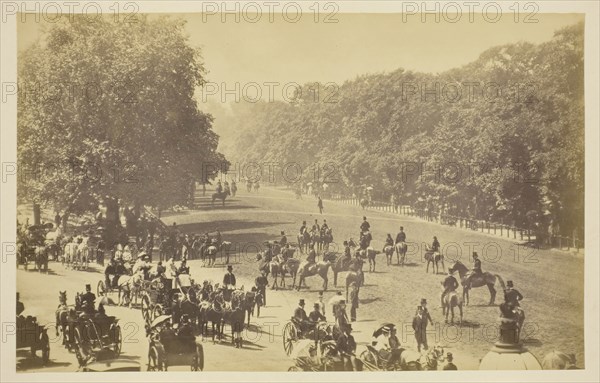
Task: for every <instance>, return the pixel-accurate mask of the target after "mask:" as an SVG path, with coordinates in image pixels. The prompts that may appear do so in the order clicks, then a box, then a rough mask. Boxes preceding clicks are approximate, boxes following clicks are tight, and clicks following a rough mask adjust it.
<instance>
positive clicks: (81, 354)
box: [75, 327, 87, 366]
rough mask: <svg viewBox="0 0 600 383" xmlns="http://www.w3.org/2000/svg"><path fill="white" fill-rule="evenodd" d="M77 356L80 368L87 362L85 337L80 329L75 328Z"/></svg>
mask: <svg viewBox="0 0 600 383" xmlns="http://www.w3.org/2000/svg"><path fill="white" fill-rule="evenodd" d="M75 354H76V355H77V360H78V362H79V365H80V366H83V365H84V364H85V362H86V360H87V353H86V351H85V349H84V345H83V336H82V335H81V330H80V329H79V327H75Z"/></svg>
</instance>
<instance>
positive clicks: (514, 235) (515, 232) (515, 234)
mask: <svg viewBox="0 0 600 383" xmlns="http://www.w3.org/2000/svg"><path fill="white" fill-rule="evenodd" d="M513 239H517V228H516V227H513Z"/></svg>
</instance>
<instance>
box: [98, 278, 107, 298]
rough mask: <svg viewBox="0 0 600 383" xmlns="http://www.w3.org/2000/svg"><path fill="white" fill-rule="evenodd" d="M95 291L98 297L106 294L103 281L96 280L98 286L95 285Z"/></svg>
mask: <svg viewBox="0 0 600 383" xmlns="http://www.w3.org/2000/svg"><path fill="white" fill-rule="evenodd" d="M96 293H97V295H98V296H99V297H103V296H104V294H106V285H105V284H104V281H102V280H101V281H98V287H96Z"/></svg>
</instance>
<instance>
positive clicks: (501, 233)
mask: <svg viewBox="0 0 600 383" xmlns="http://www.w3.org/2000/svg"><path fill="white" fill-rule="evenodd" d="M502 226H504V225H500V236H501V237H502V236H504V232H503V231H502Z"/></svg>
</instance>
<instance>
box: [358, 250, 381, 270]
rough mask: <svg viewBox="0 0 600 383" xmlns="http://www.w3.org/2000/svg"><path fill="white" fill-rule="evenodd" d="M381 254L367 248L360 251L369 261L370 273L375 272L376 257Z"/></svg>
mask: <svg viewBox="0 0 600 383" xmlns="http://www.w3.org/2000/svg"><path fill="white" fill-rule="evenodd" d="M377 254H379V251H377V250H375V249H373V248H372V247H370V246H369V247H367V248H366V249H365V250H360V256H361V257H362V258H365V257H366V258H367V259H368V260H369V273H370V272H375V256H376V255H377Z"/></svg>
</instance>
